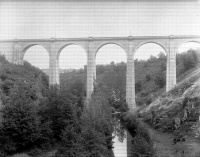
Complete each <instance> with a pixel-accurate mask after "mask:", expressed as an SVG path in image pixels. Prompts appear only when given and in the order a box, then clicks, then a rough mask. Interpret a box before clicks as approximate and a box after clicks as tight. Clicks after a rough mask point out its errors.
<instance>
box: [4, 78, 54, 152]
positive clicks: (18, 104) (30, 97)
mask: <svg viewBox="0 0 200 157" xmlns="http://www.w3.org/2000/svg"><path fill="white" fill-rule="evenodd" d="M34 91H35V92H34ZM36 92H37V90H35V89H34V86H32V84H29V83H24V82H23V81H19V82H15V84H14V88H13V89H12V91H11V93H10V95H9V98H8V100H7V102H6V103H5V104H4V107H3V109H2V113H3V119H2V125H1V127H0V147H1V149H2V151H4V152H5V153H13V152H16V151H21V150H25V149H29V148H30V147H32V146H34V145H40V144H41V143H42V142H44V141H46V140H47V139H48V136H49V134H50V132H51V131H50V129H49V126H48V123H43V122H41V119H40V117H39V116H38V110H39V106H38V103H37V101H36V100H37V94H36Z"/></svg>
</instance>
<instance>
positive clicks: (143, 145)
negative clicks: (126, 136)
mask: <svg viewBox="0 0 200 157" xmlns="http://www.w3.org/2000/svg"><path fill="white" fill-rule="evenodd" d="M121 120H122V122H123V124H124V125H125V127H126V129H127V130H128V132H129V133H130V135H131V136H132V145H131V150H130V156H131V157H135V156H138V157H140V156H148V157H154V154H155V152H154V149H153V142H152V139H151V137H150V134H149V132H148V130H147V129H145V126H143V124H142V123H141V121H140V120H139V119H138V118H137V113H131V112H127V113H124V114H122V115H121Z"/></svg>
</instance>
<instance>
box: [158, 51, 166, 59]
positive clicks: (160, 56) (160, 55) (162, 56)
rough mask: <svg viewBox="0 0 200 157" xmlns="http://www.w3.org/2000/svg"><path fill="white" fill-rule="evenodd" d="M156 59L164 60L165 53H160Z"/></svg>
mask: <svg viewBox="0 0 200 157" xmlns="http://www.w3.org/2000/svg"><path fill="white" fill-rule="evenodd" d="M158 58H159V59H164V58H166V55H165V53H164V52H162V51H161V52H160V53H159V54H158Z"/></svg>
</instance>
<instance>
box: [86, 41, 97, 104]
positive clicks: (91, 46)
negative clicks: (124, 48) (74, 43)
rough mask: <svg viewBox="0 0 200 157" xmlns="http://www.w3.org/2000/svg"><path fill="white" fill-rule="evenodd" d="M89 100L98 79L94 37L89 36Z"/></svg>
mask: <svg viewBox="0 0 200 157" xmlns="http://www.w3.org/2000/svg"><path fill="white" fill-rule="evenodd" d="M86 51H87V98H86V99H87V102H88V101H89V100H90V99H91V95H92V93H93V91H94V81H95V79H96V60H95V48H94V43H93V38H91V37H90V38H89V42H88V47H87V50H86Z"/></svg>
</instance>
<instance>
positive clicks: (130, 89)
mask: <svg viewBox="0 0 200 157" xmlns="http://www.w3.org/2000/svg"><path fill="white" fill-rule="evenodd" d="M126 102H127V104H128V107H129V109H135V108H136V104H135V67H134V58H132V57H131V58H130V57H128V58H127V72H126Z"/></svg>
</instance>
